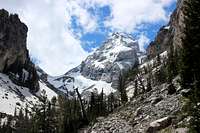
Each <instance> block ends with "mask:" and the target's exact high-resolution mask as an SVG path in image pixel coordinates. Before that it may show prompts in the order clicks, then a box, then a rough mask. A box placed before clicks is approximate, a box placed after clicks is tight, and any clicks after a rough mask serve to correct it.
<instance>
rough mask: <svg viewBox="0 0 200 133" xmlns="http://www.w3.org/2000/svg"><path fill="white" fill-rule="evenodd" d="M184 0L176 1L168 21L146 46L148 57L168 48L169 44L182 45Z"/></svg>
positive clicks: (177, 47) (176, 47) (179, 46)
mask: <svg viewBox="0 0 200 133" xmlns="http://www.w3.org/2000/svg"><path fill="white" fill-rule="evenodd" d="M184 1H186V0H178V1H177V8H176V9H175V10H174V12H173V13H172V15H171V17H170V21H169V23H168V24H167V25H166V26H163V27H161V28H160V30H159V32H158V33H157V36H156V38H155V40H154V41H153V42H151V43H150V45H149V46H148V48H147V55H148V57H149V58H153V57H155V56H156V55H158V54H160V53H162V52H164V51H165V50H169V49H170V48H169V47H170V46H171V45H172V46H174V48H175V49H179V48H181V47H182V38H184V27H185V23H184V13H183V12H184V6H185V5H184Z"/></svg>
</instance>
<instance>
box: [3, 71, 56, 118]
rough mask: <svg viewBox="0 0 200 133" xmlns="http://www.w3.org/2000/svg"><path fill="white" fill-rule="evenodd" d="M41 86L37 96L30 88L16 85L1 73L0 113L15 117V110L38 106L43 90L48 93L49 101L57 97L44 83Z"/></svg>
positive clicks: (40, 83)
mask: <svg viewBox="0 0 200 133" xmlns="http://www.w3.org/2000/svg"><path fill="white" fill-rule="evenodd" d="M39 85H40V90H39V91H38V92H37V93H36V95H33V94H32V93H30V91H29V89H28V88H26V87H22V86H18V85H16V84H14V83H13V82H12V81H11V80H10V79H9V77H8V76H7V75H5V74H2V73H0V101H1V102H0V112H2V113H6V114H9V115H14V112H15V108H16V109H21V108H25V107H26V106H28V107H32V106H33V105H34V104H38V103H39V99H38V96H40V95H41V90H45V91H46V94H47V97H48V99H49V100H50V99H51V98H52V97H53V96H57V94H56V93H55V92H54V91H52V90H51V89H49V88H48V87H47V86H46V85H45V84H44V83H43V82H41V81H40V82H39Z"/></svg>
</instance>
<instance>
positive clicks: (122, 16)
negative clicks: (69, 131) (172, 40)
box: [0, 0, 176, 75]
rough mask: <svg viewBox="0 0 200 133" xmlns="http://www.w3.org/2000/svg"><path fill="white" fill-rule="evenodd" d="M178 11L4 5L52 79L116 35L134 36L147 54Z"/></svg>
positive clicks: (141, 1) (67, 2)
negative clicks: (22, 27)
mask: <svg viewBox="0 0 200 133" xmlns="http://www.w3.org/2000/svg"><path fill="white" fill-rule="evenodd" d="M175 6H176V0H32V1H27V0H0V8H5V9H6V10H8V11H9V12H10V13H17V14H18V15H19V17H20V19H21V21H23V22H24V23H25V24H26V25H27V26H28V28H29V31H28V38H27V47H28V49H29V51H30V55H31V58H33V59H34V60H37V65H39V66H40V67H41V68H42V69H44V70H45V71H46V72H47V73H49V74H50V75H61V74H63V73H65V72H67V71H68V70H70V69H71V68H73V67H76V66H77V65H79V64H80V62H81V61H83V60H84V59H85V58H86V57H87V56H88V55H89V54H90V53H91V52H92V51H93V50H94V49H95V48H97V47H98V46H99V45H101V44H102V42H104V41H105V40H106V38H107V37H108V35H110V34H112V33H113V32H125V33H128V34H132V35H133V37H134V38H135V39H137V40H138V42H139V45H140V49H141V50H144V49H145V47H146V46H147V45H148V44H149V42H150V41H152V40H153V39H154V37H155V36H156V33H157V31H158V30H159V28H160V27H161V26H163V25H165V24H167V23H168V21H169V16H170V14H171V13H172V11H173V10H174V9H175Z"/></svg>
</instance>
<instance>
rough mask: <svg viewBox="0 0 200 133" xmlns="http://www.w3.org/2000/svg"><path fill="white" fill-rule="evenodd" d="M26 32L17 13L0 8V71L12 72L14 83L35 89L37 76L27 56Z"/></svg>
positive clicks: (36, 87) (26, 29)
mask: <svg viewBox="0 0 200 133" xmlns="http://www.w3.org/2000/svg"><path fill="white" fill-rule="evenodd" d="M27 32H28V28H27V26H26V25H25V24H24V23H22V22H21V21H20V19H19V17H18V15H17V14H9V13H8V12H7V11H6V10H4V9H1V10H0V72H2V73H6V74H11V73H12V79H13V80H15V82H16V83H20V85H23V86H26V87H29V88H31V89H32V90H34V91H35V90H37V89H38V88H39V87H38V82H37V81H38V76H37V73H36V70H35V66H34V64H33V63H32V62H31V61H30V58H29V52H28V50H27V46H26V37H27ZM22 79H23V81H22ZM18 81H19V82H18Z"/></svg>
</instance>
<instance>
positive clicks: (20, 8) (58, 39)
mask: <svg viewBox="0 0 200 133" xmlns="http://www.w3.org/2000/svg"><path fill="white" fill-rule="evenodd" d="M0 3H1V4H0V8H5V9H7V10H8V11H9V12H12V13H18V14H19V17H20V18H21V20H22V21H24V22H25V23H26V24H27V26H28V28H29V31H28V48H29V49H30V53H31V55H32V56H33V57H35V58H37V59H39V66H41V67H42V68H43V69H44V70H45V71H47V72H48V73H49V74H51V75H59V74H63V73H65V72H67V70H69V69H70V68H72V67H75V66H76V65H78V64H79V63H80V62H81V61H82V60H83V59H84V58H85V57H86V56H87V54H88V53H87V52H85V51H84V50H83V49H82V47H81V42H80V40H79V39H77V38H76V37H75V35H74V34H73V33H72V32H71V31H70V30H69V25H70V16H69V14H67V12H66V3H67V1H66V0H59V1H55V0H34V1H27V0H6V1H5V0H0Z"/></svg>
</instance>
